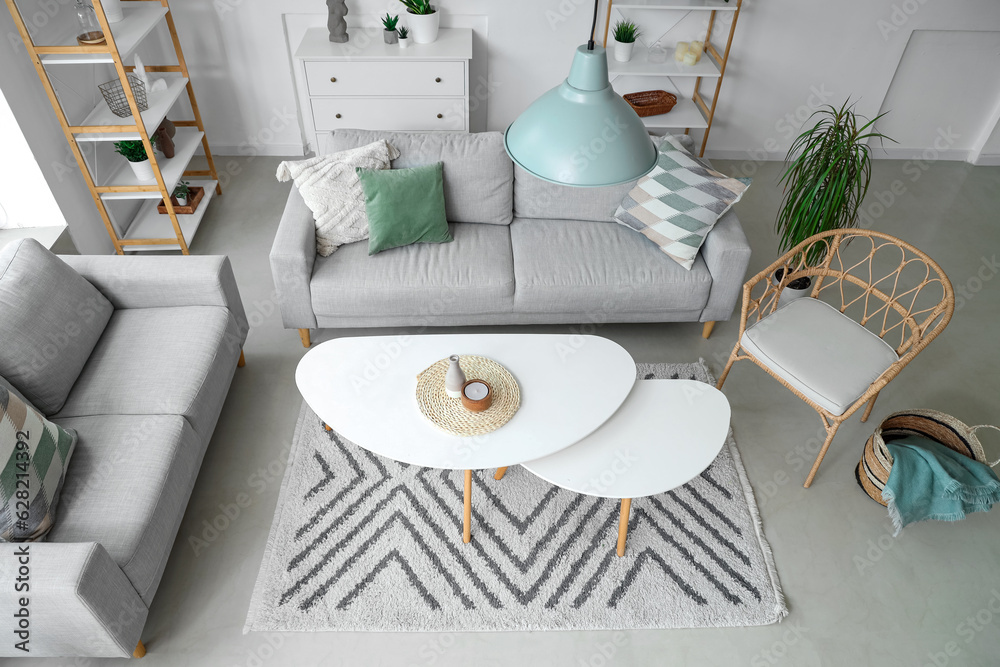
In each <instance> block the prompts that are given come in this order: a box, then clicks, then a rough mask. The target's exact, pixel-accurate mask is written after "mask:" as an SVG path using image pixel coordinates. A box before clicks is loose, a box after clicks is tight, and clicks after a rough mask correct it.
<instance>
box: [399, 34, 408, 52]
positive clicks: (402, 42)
mask: <svg viewBox="0 0 1000 667" xmlns="http://www.w3.org/2000/svg"><path fill="white" fill-rule="evenodd" d="M409 47H410V38H409V37H400V38H399V48H401V49H407V48H409Z"/></svg>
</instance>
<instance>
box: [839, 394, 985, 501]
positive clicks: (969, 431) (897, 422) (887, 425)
mask: <svg viewBox="0 0 1000 667" xmlns="http://www.w3.org/2000/svg"><path fill="white" fill-rule="evenodd" d="M981 428H992V429H996V430H998V431H1000V428H997V427H996V426H991V425H989V424H982V425H980V426H967V425H966V424H964V423H962V422H961V421H959V420H957V419H955V418H954V417H952V416H951V415H946V414H945V413H943V412H938V411H937V410H907V411H905V412H896V413H893V414H891V415H889V416H888V417H886V418H885V421H883V422H882V423H881V424H880V425H879V427H878V428H877V429H875V432H874V433H872V436H871V437H870V438H868V442H866V443H865V448H864V452H863V453H862V455H861V462H860V463H858V467H857V468H856V469H855V471H854V476H855V478H856V479H857V481H858V484H859V485H860V486H861V488H862V489H863V490H864V492H865V493H867V494H868V497H869V498H871V499H872V500H874V501H875V502H877V503H878V504H880V505H885V504H886V502H885V501H884V500H882V489H884V488H885V485H886V482H887V481H888V480H889V472H890V471H891V470H892V454H890V453H889V449H888V447H886V446H885V443H886V440H890V441H891V440H897V439H899V438H903V437H905V436H908V435H919V436H921V437H924V438H928V439H930V440H934V441H936V442H939V443H941V444H942V445H944V446H946V447H948V448H950V449H953V450H955V451H956V452H958V453H960V454H964V455H965V456H968V457H969V458H971V459H975V460H976V461H979V462H980V463H986V464H987V465H991V466H993V465H996V464H997V463H1000V461H995V462H993V463H988V462H987V460H986V453H985V452H984V451H983V445H982V443H980V442H979V438H977V437H976V431H978V430H979V429H981Z"/></svg>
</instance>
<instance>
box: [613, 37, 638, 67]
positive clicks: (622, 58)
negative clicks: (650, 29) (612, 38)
mask: <svg viewBox="0 0 1000 667" xmlns="http://www.w3.org/2000/svg"><path fill="white" fill-rule="evenodd" d="M633 48H635V42H615V60H617V61H618V62H620V63H627V62H628V61H630V60H632V49H633Z"/></svg>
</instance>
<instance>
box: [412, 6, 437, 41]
mask: <svg viewBox="0 0 1000 667" xmlns="http://www.w3.org/2000/svg"><path fill="white" fill-rule="evenodd" d="M406 23H407V26H408V27H409V28H410V37H411V38H412V39H413V43H414V44H431V43H432V42H434V40H436V39H437V38H438V29H439V28H440V27H441V12H439V11H437V10H436V9H435V11H434V13H433V14H411V13H410V12H409V10H407V12H406Z"/></svg>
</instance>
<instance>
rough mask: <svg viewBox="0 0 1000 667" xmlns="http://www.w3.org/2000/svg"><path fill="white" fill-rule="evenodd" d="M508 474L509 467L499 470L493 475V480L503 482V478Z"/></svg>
mask: <svg viewBox="0 0 1000 667" xmlns="http://www.w3.org/2000/svg"><path fill="white" fill-rule="evenodd" d="M506 474H507V466H504V467H502V468H497V471H496V473H494V475H493V479H496V480H501V479H503V476H504V475H506Z"/></svg>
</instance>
